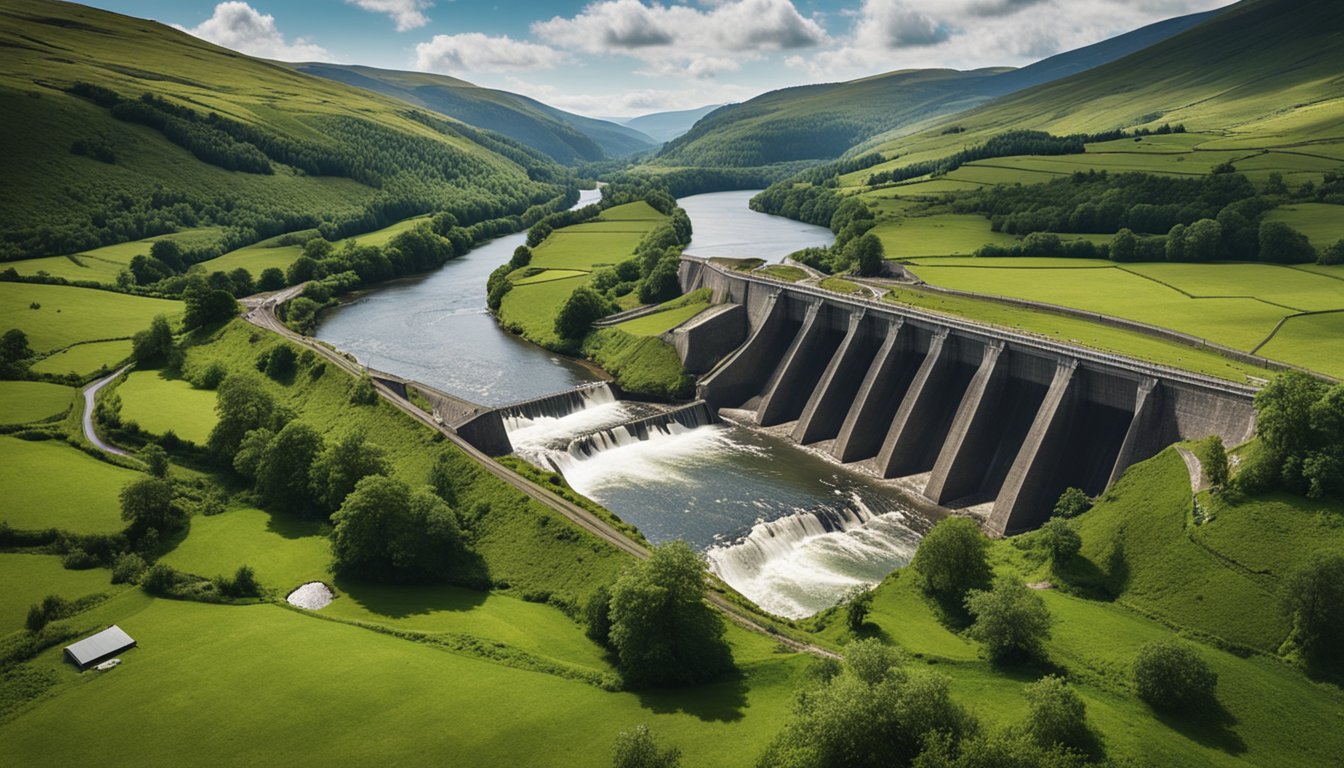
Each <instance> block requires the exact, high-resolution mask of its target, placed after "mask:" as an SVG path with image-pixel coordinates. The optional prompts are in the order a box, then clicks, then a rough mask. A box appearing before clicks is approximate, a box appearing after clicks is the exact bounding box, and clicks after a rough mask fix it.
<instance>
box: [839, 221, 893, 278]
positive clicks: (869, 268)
mask: <svg viewBox="0 0 1344 768" xmlns="http://www.w3.org/2000/svg"><path fill="white" fill-rule="evenodd" d="M885 258H886V254H885V252H884V250H883V248H882V241H881V240H879V239H877V235H874V234H873V233H871V232H869V233H867V234H864V235H860V236H859V237H856V238H854V239H853V240H850V241H849V243H847V244H846V245H845V260H846V261H847V262H849V264H850V265H851V266H850V268H851V269H852V270H853V271H854V274H857V275H863V276H865V277H871V276H873V275H879V274H881V273H882V267H883V265H884V264H885V263H886V262H885Z"/></svg>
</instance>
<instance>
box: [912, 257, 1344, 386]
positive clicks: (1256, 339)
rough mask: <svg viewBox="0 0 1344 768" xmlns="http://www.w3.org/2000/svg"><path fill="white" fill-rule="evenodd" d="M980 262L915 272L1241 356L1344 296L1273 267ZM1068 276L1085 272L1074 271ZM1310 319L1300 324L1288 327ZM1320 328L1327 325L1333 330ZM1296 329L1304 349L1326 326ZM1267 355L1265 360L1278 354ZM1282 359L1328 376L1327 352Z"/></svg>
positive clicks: (934, 263) (1288, 353) (1323, 278)
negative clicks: (1176, 334) (1280, 327)
mask: <svg viewBox="0 0 1344 768" xmlns="http://www.w3.org/2000/svg"><path fill="white" fill-rule="evenodd" d="M978 261H979V264H980V265H982V266H972V262H973V260H965V261H962V262H956V263H949V262H947V261H944V260H929V261H923V262H919V263H916V264H911V265H910V266H909V269H910V270H911V271H912V272H913V273H914V274H916V275H917V276H918V277H920V278H921V279H923V280H925V281H926V282H928V283H931V284H933V285H938V286H943V287H947V288H955V289H958V290H964V291H971V292H975V293H982V294H987V295H993V296H1008V297H1013V298H1020V299H1027V300H1032V301H1040V302H1045V303H1048V304H1056V305H1060V306H1066V307H1073V308H1076V309H1082V310H1087V311H1094V312H1098V313H1101V314H1106V315H1113V316H1116V317H1123V318H1126V319H1129V320H1135V321H1138V322H1142V323H1148V324H1151V325H1157V326H1161V327H1165V328H1171V329H1173V330H1176V331H1180V332H1183V333H1187V334H1190V335H1193V336H1196V337H1199V338H1204V339H1207V340H1209V341H1212V342H1215V343H1218V344H1223V345H1226V346H1230V347H1233V348H1236V349H1241V350H1244V351H1251V350H1253V349H1255V348H1256V347H1257V346H1258V345H1259V344H1260V343H1261V342H1262V341H1264V339H1265V338H1266V337H1267V336H1268V335H1269V333H1270V332H1271V331H1272V330H1273V329H1274V326H1275V325H1276V324H1277V323H1278V322H1279V320H1280V319H1282V318H1284V317H1286V316H1289V315H1293V314H1296V313H1299V312H1304V311H1321V310H1333V309H1344V291H1341V290H1340V287H1339V286H1340V281H1339V280H1337V279H1334V278H1333V277H1332V276H1331V275H1333V274H1338V271H1336V272H1329V271H1309V270H1301V269H1295V268H1292V267H1285V266H1278V265H1270V264H1165V263H1164V264H1126V265H1111V266H1104V267H1102V268H1094V269H1078V268H1073V269H1069V268H1061V269H1043V268H1040V267H1041V266H1042V260H1039V259H1036V260H1030V261H1024V260H1021V259H1011V258H1005V259H993V260H990V259H981V260H978ZM1099 264H1106V262H1100V263H1099ZM1061 266H1062V267H1077V266H1079V265H1078V264H1077V263H1076V261H1075V262H1074V263H1065V264H1062V265H1061ZM1322 269H1323V270H1325V269H1326V268H1322ZM1329 269H1334V270H1338V268H1329ZM1325 317H1330V316H1328V315H1327V316H1325ZM1303 319H1305V318H1293V319H1292V320H1289V324H1290V325H1293V324H1297V323H1298V322H1299V321H1301V320H1303ZM1323 322H1324V324H1325V325H1326V326H1329V325H1330V321H1329V320H1325V321H1323ZM1299 327H1300V328H1301V329H1302V330H1301V331H1300V332H1298V333H1301V334H1303V335H1304V341H1305V340H1306V339H1309V338H1312V337H1313V336H1312V334H1313V329H1318V328H1320V327H1321V326H1320V324H1319V323H1316V324H1313V323H1311V322H1307V323H1303V324H1302V325H1300V326H1299ZM1281 333H1282V331H1281ZM1294 335H1295V334H1294V333H1290V334H1289V335H1288V336H1287V337H1286V339H1292V338H1293V336H1294ZM1276 340H1277V337H1276ZM1271 344H1273V342H1271ZM1268 347H1269V345H1266V348H1265V349H1262V350H1261V352H1262V353H1263V354H1265V355H1270V354H1272V353H1271V352H1270V351H1269V349H1268ZM1278 352H1279V354H1278V355H1277V356H1276V357H1275V359H1280V360H1283V361H1284V362H1289V363H1293V364H1296V365H1302V366H1305V367H1309V368H1310V367H1316V368H1317V369H1318V370H1322V371H1324V368H1323V367H1321V366H1325V367H1329V366H1331V365H1332V363H1331V362H1330V358H1328V357H1326V356H1323V355H1321V354H1320V352H1321V350H1317V351H1315V352H1313V351H1312V350H1310V349H1308V348H1306V347H1305V346H1303V345H1294V344H1293V343H1292V342H1291V341H1286V342H1285V343H1281V344H1279V346H1278Z"/></svg>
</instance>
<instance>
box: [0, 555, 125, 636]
mask: <svg viewBox="0 0 1344 768" xmlns="http://www.w3.org/2000/svg"><path fill="white" fill-rule="evenodd" d="M0 584H4V585H5V588H4V589H0V636H3V635H7V634H9V633H10V632H14V631H16V630H19V629H22V628H23V622H24V619H26V618H27V617H28V607H29V606H30V605H32V604H34V603H39V602H41V601H42V598H44V597H46V596H47V595H60V596H61V597H64V598H65V599H66V600H70V601H72V602H73V601H75V600H78V599H79V598H81V597H86V596H88V595H95V594H98V593H99V592H106V591H108V589H109V588H110V587H111V582H110V577H109V574H108V572H107V571H106V570H104V569H101V568H91V569H88V570H81V571H71V570H66V569H65V568H64V567H63V566H62V565H61V558H60V557H57V556H56V555H34V554H28V553H25V552H5V553H0Z"/></svg>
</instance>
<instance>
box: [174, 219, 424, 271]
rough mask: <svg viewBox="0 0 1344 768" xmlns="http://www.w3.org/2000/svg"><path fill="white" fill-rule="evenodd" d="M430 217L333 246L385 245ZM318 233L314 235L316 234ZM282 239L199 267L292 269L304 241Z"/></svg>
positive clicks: (403, 223)
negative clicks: (285, 243) (290, 267)
mask: <svg viewBox="0 0 1344 768" xmlns="http://www.w3.org/2000/svg"><path fill="white" fill-rule="evenodd" d="M428 220H429V217H428V216H412V217H411V218H409V219H403V220H402V221H398V222H397V223H395V224H391V225H389V226H386V227H383V228H382V229H375V230H373V231H372V232H366V233H364V234H362V235H354V236H352V237H348V238H345V239H343V240H337V241H335V242H334V243H333V244H332V245H333V246H334V247H337V248H340V247H343V246H344V245H345V244H346V243H347V242H353V243H355V244H356V245H372V246H379V247H382V246H384V245H387V243H388V241H390V240H391V239H392V238H394V237H396V236H397V235H399V234H401V233H402V232H405V231H407V230H409V229H412V228H414V227H415V226H417V225H419V224H422V223H424V222H426V221H428ZM316 236H317V235H314V237H316ZM277 240H279V238H273V239H272V240H263V241H262V242H260V243H254V244H252V245H247V246H244V247H242V248H238V249H236V250H232V251H229V252H228V253H226V254H224V255H222V256H217V257H215V258H213V259H210V260H208V261H203V262H201V263H200V264H199V265H198V266H197V267H195V268H196V269H199V270H204V271H206V272H216V271H222V272H232V271H233V270H235V269H239V268H241V269H246V270H247V271H248V272H249V273H250V274H251V275H252V277H253V278H254V279H255V278H258V277H260V276H261V273H262V272H263V271H265V270H267V269H270V268H271V267H275V268H276V269H279V270H280V271H282V272H283V271H284V270H286V269H288V268H289V265H290V264H292V263H293V262H294V260H295V259H297V258H299V257H300V256H302V255H303V244H302V243H299V244H292V245H281V244H280V243H279V242H277Z"/></svg>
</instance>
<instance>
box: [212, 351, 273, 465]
mask: <svg viewBox="0 0 1344 768" xmlns="http://www.w3.org/2000/svg"><path fill="white" fill-rule="evenodd" d="M215 413H216V414H218V415H219V419H218V421H216V422H215V426H214V428H213V429H211V430H210V437H209V439H208V440H207V445H208V446H209V448H210V451H211V452H212V453H214V454H215V457H216V458H217V459H219V460H220V461H224V462H227V464H229V465H232V463H233V455H234V454H235V453H237V452H238V446H239V445H240V444H241V443H242V441H243V436H244V435H246V434H247V433H248V432H250V431H252V430H254V429H260V428H263V427H264V428H266V429H277V428H278V427H279V426H281V424H280V422H283V421H284V417H283V413H282V412H281V411H280V408H279V406H277V405H276V402H275V399H274V398H272V397H271V395H270V393H268V392H267V391H266V390H265V388H264V387H263V386H262V384H261V382H260V381H259V380H257V378H256V377H255V376H254V375H248V374H242V373H231V374H229V375H228V376H226V377H224V381H222V382H220V384H219V390H218V393H217V396H216V399H215Z"/></svg>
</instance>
